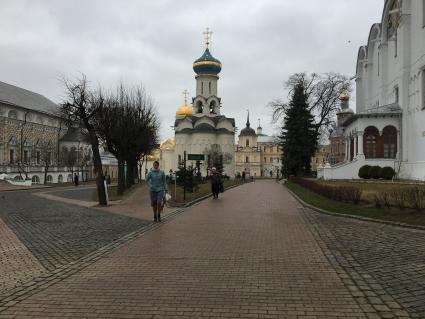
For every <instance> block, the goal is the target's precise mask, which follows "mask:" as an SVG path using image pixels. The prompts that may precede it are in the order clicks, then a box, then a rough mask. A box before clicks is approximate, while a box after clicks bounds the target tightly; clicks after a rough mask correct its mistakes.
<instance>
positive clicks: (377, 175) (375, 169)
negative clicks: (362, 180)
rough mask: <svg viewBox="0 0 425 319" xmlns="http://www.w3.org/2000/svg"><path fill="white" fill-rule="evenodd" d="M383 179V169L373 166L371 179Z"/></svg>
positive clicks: (370, 172) (370, 173) (370, 174)
mask: <svg viewBox="0 0 425 319" xmlns="http://www.w3.org/2000/svg"><path fill="white" fill-rule="evenodd" d="M380 177H381V167H380V166H371V167H370V168H369V178H373V179H378V178H380Z"/></svg>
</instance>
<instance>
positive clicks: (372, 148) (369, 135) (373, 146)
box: [363, 126, 379, 158]
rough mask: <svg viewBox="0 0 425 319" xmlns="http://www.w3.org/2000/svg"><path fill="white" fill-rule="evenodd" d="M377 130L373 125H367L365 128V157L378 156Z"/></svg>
mask: <svg viewBox="0 0 425 319" xmlns="http://www.w3.org/2000/svg"><path fill="white" fill-rule="evenodd" d="M378 140H379V131H378V129H377V128H376V127H375V126H369V127H367V128H366V129H365V133H364V138H363V144H364V155H365V157H366V158H377V157H378Z"/></svg>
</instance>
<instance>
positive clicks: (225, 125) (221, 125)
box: [217, 121, 233, 131]
mask: <svg viewBox="0 0 425 319" xmlns="http://www.w3.org/2000/svg"><path fill="white" fill-rule="evenodd" d="M220 128H224V129H226V130H229V131H233V125H232V123H230V122H229V121H220V122H218V123H217V129H220Z"/></svg>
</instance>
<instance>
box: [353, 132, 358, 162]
mask: <svg viewBox="0 0 425 319" xmlns="http://www.w3.org/2000/svg"><path fill="white" fill-rule="evenodd" d="M353 139H354V149H353V152H354V156H353V159H354V158H357V134H354V138H353Z"/></svg>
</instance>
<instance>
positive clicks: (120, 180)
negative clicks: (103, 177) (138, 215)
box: [117, 157, 125, 195]
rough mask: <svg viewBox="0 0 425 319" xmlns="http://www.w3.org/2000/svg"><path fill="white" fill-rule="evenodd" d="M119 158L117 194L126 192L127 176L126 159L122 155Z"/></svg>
mask: <svg viewBox="0 0 425 319" xmlns="http://www.w3.org/2000/svg"><path fill="white" fill-rule="evenodd" d="M117 159H118V189H117V195H122V194H124V189H125V176H124V160H123V159H122V158H120V157H117Z"/></svg>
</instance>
